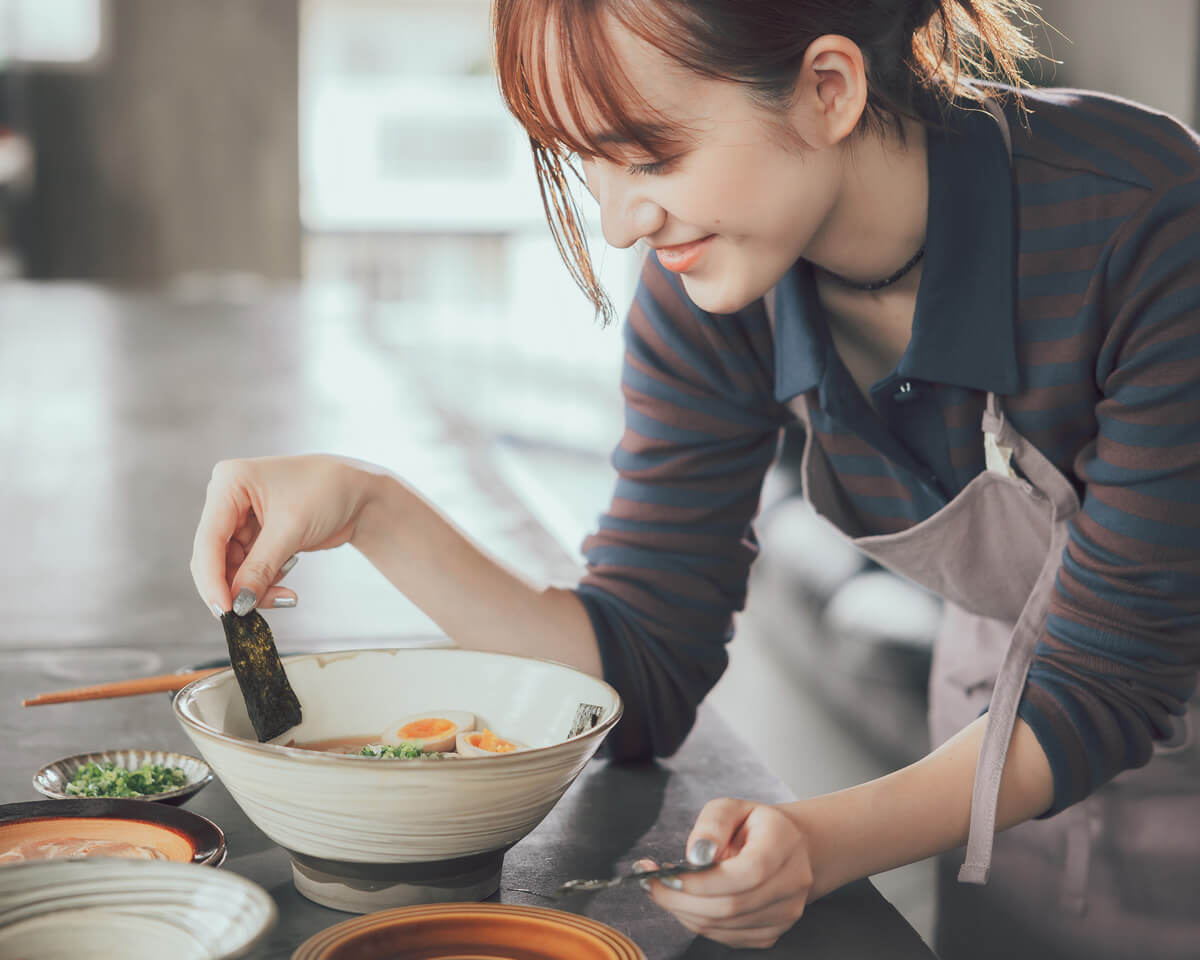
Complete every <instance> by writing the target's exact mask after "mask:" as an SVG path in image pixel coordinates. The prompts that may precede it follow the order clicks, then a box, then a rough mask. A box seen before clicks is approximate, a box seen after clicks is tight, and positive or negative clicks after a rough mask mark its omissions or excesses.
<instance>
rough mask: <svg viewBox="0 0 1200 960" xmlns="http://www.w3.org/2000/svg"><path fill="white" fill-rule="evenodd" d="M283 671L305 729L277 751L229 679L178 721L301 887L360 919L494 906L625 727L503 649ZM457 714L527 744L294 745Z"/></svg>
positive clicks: (568, 677) (349, 659) (604, 704)
mask: <svg viewBox="0 0 1200 960" xmlns="http://www.w3.org/2000/svg"><path fill="white" fill-rule="evenodd" d="M286 669H287V675H288V678H289V680H290V682H291V685H292V687H293V688H294V689H295V691H296V694H297V696H298V697H299V700H300V705H301V708H302V710H303V722H302V723H300V724H299V725H298V726H296V727H293V728H292V729H291V730H289V731H287V732H286V733H284V734H283V735H282V736H281V737H277V738H276V739H275V740H274V741H272V742H269V743H259V742H258V740H257V738H256V737H255V735H254V731H253V730H252V728H251V726H250V721H249V719H248V717H247V714H246V706H245V703H244V701H243V699H242V696H241V691H240V690H239V688H238V684H237V681H236V679H235V678H234V675H233V672H232V671H231V670H226V671H222V672H221V673H215V674H212V675H211V676H208V677H204V678H203V679H200V680H196V681H194V682H193V683H191V684H189V685H188V686H187V687H184V689H182V690H181V691H179V693H178V694H177V695H176V697H175V701H174V709H175V714H176V716H177V717H178V719H179V721H180V723H181V724H182V725H183V729H184V730H185V731H186V732H187V734H188V736H189V737H191V738H192V742H193V743H195V744H196V748H197V749H198V750H199V751H200V753H201V754H202V755H203V756H204V758H205V759H206V760H207V761H208V762H209V763H210V764H211V765H212V768H213V770H214V771H216V774H217V776H219V777H220V778H221V782H222V783H223V784H224V785H225V786H226V787H227V788H228V790H229V792H230V793H231V794H232V795H233V798H234V800H236V801H237V803H238V805H239V806H240V807H241V808H242V810H243V811H245V813H246V815H247V816H248V817H249V818H250V819H251V820H252V821H254V823H255V824H256V825H257V826H258V827H259V828H260V829H261V830H262V831H263V832H264V833H265V834H266V835H267V836H268V837H270V838H271V839H272V840H273V841H274V842H275V843H277V844H279V845H280V846H281V847H283V848H284V849H286V850H287V851H288V853H289V854H290V855H291V858H292V875H293V879H294V881H295V883H296V888H297V889H298V890H299V891H300V892H301V893H302V894H304V896H306V897H308V898H309V899H311V900H314V901H316V902H317V903H321V904H324V905H325V906H329V907H333V908H335V909H338V910H347V911H350V912H354V913H369V912H372V911H375V910H381V909H385V908H389V907H399V906H407V905H409V904H414V903H431V902H437V901H447V900H482V899H484V898H486V897H488V896H489V895H490V894H492V893H493V892H494V891H495V890H496V889H497V887H498V886H499V883H500V869H501V865H502V863H503V859H504V853H505V852H506V851H507V850H508V849H509V847H511V846H512V845H513V844H515V843H516V842H517V841H518V840H520V839H521V838H522V837H524V836H525V835H526V834H527V833H529V832H530V831H531V830H532V829H533V828H534V827H536V826H537V825H538V824H539V823H540V822H541V821H542V819H543V818H544V817H545V816H546V814H547V813H549V812H550V809H551V808H552V807H553V806H554V805H555V803H557V802H558V799H559V798H560V797H561V796H562V795H563V793H564V792H565V791H566V789H567V788H568V787H569V786H570V785H571V783H572V781H574V779H575V778H576V776H578V774H579V772H580V771H581V770H582V769H583V767H584V765H585V764H586V763H587V762H588V760H589V759H590V758H591V757H592V755H593V754H594V753H595V752H596V750H597V748H598V747H599V746H600V742H601V741H602V740H603V739H604V737H605V736H606V735H607V733H608V732H609V731H610V730H611V729H612V728H613V726H614V725H615V724H616V722H617V720H618V719H619V718H620V716H621V699H620V697H619V696H618V694H617V692H616V690H614V689H613V688H612V687H610V686H609V685H608V684H606V683H604V682H603V681H602V680H598V679H596V678H595V677H593V676H590V675H588V674H586V673H583V672H582V671H580V670H575V669H573V668H571V667H567V666H564V665H563V664H560V663H552V662H550V661H547V660H533V659H529V658H524V657H514V656H506V655H504V654H498V653H485V652H482V651H475V650H458V649H416V650H413V649H385V650H348V651H340V652H337V653H325V654H306V655H301V656H296V657H289V658H288V660H287V664H286ZM456 711H467V712H471V713H473V714H474V715H475V717H476V720H477V725H478V726H479V727H486V728H488V729H491V730H492V731H494V732H495V733H497V734H499V735H500V736H502V737H505V738H507V739H510V740H514V741H517V742H519V743H520V744H522V745H524V746H525V747H527V749H522V750H519V751H517V752H513V753H504V754H499V755H492V756H466V757H462V758H459V759H446V760H392V759H373V758H370V757H363V756H347V755H345V754H337V753H322V752H316V751H313V750H302V749H299V748H297V747H294V746H287V744H288V743H289V742H292V741H294V742H296V743H308V742H313V741H322V740H327V739H332V738H335V737H352V736H353V737H355V738H356V739H358V738H361V739H366V740H371V741H378V740H380V739H381V738H382V732H383V731H387V730H388V729H389V728H393V729H394V727H395V723H396V722H397V721H398V720H401V719H403V718H406V717H412V716H414V715H421V714H430V715H439V714H446V713H452V712H456ZM580 717H585V718H586V722H584V723H583V724H582V726H581V724H580V723H579V722H578V720H577V718H580Z"/></svg>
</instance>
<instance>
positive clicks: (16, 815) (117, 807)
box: [0, 797, 229, 870]
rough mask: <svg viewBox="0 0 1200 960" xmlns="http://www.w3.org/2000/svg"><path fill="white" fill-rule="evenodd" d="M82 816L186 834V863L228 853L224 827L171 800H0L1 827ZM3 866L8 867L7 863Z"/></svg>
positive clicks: (215, 861) (220, 858) (212, 862)
mask: <svg viewBox="0 0 1200 960" xmlns="http://www.w3.org/2000/svg"><path fill="white" fill-rule="evenodd" d="M79 817H82V818H86V819H95V820H131V821H134V822H137V823H149V824H152V825H154V826H156V827H161V828H162V829H164V830H170V831H173V832H175V833H179V834H183V835H184V836H185V837H187V839H188V842H189V843H191V844H192V851H193V857H192V859H191V860H190V861H188V863H187V864H185V866H200V867H214V868H215V867H219V866H221V864H223V863H224V862H225V858H226V857H227V856H228V855H229V847H228V845H227V844H226V841H225V831H224V830H222V829H221V828H220V826H218V825H217V824H216V823H214V822H213V821H212V820H210V819H208V817H204V816H201V815H200V814H198V813H195V812H193V811H191V810H185V809H184V808H183V807H178V806H174V805H172V804H163V805H155V804H148V803H146V802H145V801H143V800H135V799H134V798H133V797H69V798H67V799H66V800H23V801H18V802H16V803H5V804H0V827H5V826H7V825H9V824H12V823H21V822H22V821H26V820H64V819H65V820H69V819H72V818H79ZM197 831H201V834H200V840H201V842H200V843H197V842H196V835H197ZM205 834H207V836H205ZM205 844H207V845H205ZM200 853H207V856H205V857H204V858H203V859H197V858H196V856H197V855H198V854H200ZM67 859H71V858H67ZM79 859H86V858H85V857H81V858H79ZM38 862H41V861H38ZM149 862H155V861H149ZM170 862H173V863H176V862H181V861H170ZM12 866H21V864H12ZM0 869H4V870H7V869H8V867H3V868H0Z"/></svg>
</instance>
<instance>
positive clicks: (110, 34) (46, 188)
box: [21, 0, 300, 285]
mask: <svg viewBox="0 0 1200 960" xmlns="http://www.w3.org/2000/svg"><path fill="white" fill-rule="evenodd" d="M107 6H108V22H107V25H106V26H107V31H106V33H107V37H106V41H107V43H106V45H107V49H106V54H105V57H104V58H103V61H102V62H101V63H100V64H98V65H97V67H96V68H95V69H94V70H87V71H69V72H62V71H59V72H50V71H37V70H35V71H34V72H33V73H31V74H30V75H29V76H28V77H27V78H26V83H25V84H24V85H23V86H24V88H25V89H26V91H27V99H28V103H27V109H28V111H29V114H28V115H29V121H28V122H29V126H30V132H31V133H32V135H33V137H34V141H35V144H36V147H37V155H38V165H37V171H36V176H37V180H36V186H35V189H34V192H33V194H32V196H31V197H30V198H29V201H28V203H27V205H26V209H25V211H24V215H23V216H22V226H21V246H22V247H23V248H24V249H23V254H24V258H25V265H26V268H27V272H28V273H29V274H30V275H31V276H34V277H38V278H55V277H85V278H92V279H99V280H104V281H111V282H116V283H121V284H135V285H157V284H161V283H166V282H169V281H171V280H172V279H173V278H176V277H178V276H179V275H181V274H194V273H197V272H199V273H210V272H211V273H231V272H249V273H254V274H259V275H262V276H263V277H266V278H268V279H285V280H286V279H291V278H295V277H298V276H299V273H300V223H299V170H298V166H299V160H298V150H297V138H298V131H297V112H298V110H297V104H298V81H297V69H298V63H297V60H298V50H299V42H298V41H299V36H298V29H299V28H298V12H297V3H296V0H109V3H108V5H107Z"/></svg>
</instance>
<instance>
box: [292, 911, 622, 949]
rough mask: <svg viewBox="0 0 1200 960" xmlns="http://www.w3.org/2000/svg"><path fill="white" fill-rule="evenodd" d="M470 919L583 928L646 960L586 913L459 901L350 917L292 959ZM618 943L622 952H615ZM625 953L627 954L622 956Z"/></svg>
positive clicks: (314, 938)
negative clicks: (416, 925)
mask: <svg viewBox="0 0 1200 960" xmlns="http://www.w3.org/2000/svg"><path fill="white" fill-rule="evenodd" d="M455 916H466V917H467V919H468V920H479V919H481V918H486V917H495V918H497V919H503V918H510V919H522V920H532V921H536V922H540V923H543V924H548V925H549V926H551V927H553V928H555V929H559V930H561V929H564V928H574V929H582V930H583V931H584V932H586V933H589V934H591V935H592V936H593V937H594V938H596V939H597V940H599V941H601V942H602V943H603V945H604V946H606V947H608V948H609V950H610V952H611V956H612V957H613V958H614V960H646V954H645V952H644V951H643V950H642V948H641V946H640V945H639V944H638V943H637V942H636V941H635V940H634V939H633V938H632V937H631V936H630V935H629V934H627V933H625V932H624V931H622V930H618V929H617V928H616V927H615V926H613V925H612V924H609V923H605V922H604V921H603V920H599V919H597V918H596V917H589V916H587V915H586V914H579V913H573V912H571V911H567V910H562V909H557V908H555V907H548V906H540V905H534V904H524V903H494V902H490V901H486V900H484V901H480V902H467V901H462V902H455V903H422V904H412V905H410V906H406V907H392V908H390V909H387V910H379V911H375V912H374V913H367V914H362V915H360V916H357V917H350V918H349V919H347V920H343V921H341V922H340V923H335V924H333V925H331V926H328V927H325V928H324V929H322V930H318V931H317V932H316V933H314V934H313V935H312V936H310V937H309V938H308V939H307V940H305V941H304V942H303V943H301V944H300V945H299V946H298V947H297V948H296V950H295V952H294V953H293V954H292V960H322V958H324V957H328V956H330V955H331V953H332V952H333V950H335V949H340V948H342V947H345V946H347V945H353V944H354V943H356V942H359V941H361V940H362V939H363V937H364V936H370V935H371V934H372V933H375V932H377V931H379V930H380V929H386V928H389V927H395V926H398V925H403V924H405V923H406V922H407V921H416V922H419V921H421V920H426V919H438V918H441V917H455ZM614 944H615V945H616V946H618V947H620V948H621V953H618V952H617V951H616V950H615V949H613V947H614ZM622 954H623V955H622Z"/></svg>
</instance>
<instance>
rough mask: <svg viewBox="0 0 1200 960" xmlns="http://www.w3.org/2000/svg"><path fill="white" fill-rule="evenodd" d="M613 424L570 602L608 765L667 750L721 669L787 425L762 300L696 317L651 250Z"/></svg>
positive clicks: (629, 327)
mask: <svg viewBox="0 0 1200 960" xmlns="http://www.w3.org/2000/svg"><path fill="white" fill-rule="evenodd" d="M621 386H622V392H623V394H624V399H625V430H624V434H623V436H622V438H621V442H620V444H619V446H618V447H617V449H616V451H615V453H614V454H613V465H614V466H615V468H616V471H617V483H616V490H615V493H614V495H613V500H612V504H611V506H610V507H609V509H608V512H607V513H605V514H604V515H603V516H602V517H601V518H600V521H599V525H598V529H597V531H596V532H595V533H594V534H593V535H591V536H589V537H588V538H587V539H586V540H585V541H584V544H583V554H584V557H585V559H586V561H587V565H588V569H587V573H586V575H585V577H584V578H583V580H582V581H581V583H580V585H579V587H578V588H577V589H578V595H579V597H580V599H581V600H582V601H583V604H584V606H585V607H586V608H587V612H588V615H589V617H590V619H591V622H592V626H593V628H594V630H595V633H596V639H597V642H598V644H599V648H600V656H601V661H602V663H603V667H604V677H605V679H606V680H607V681H608V682H609V683H610V684H612V685H613V686H614V687H615V688H616V689H617V691H618V692H619V693H620V695H621V698H622V701H623V703H624V710H625V712H624V716H623V717H622V719H621V722H620V723H619V724H618V725H617V727H616V728H615V729H614V730H613V732H612V733H611V734H610V735H609V737H608V740H607V741H606V744H605V748H606V750H607V752H608V754H609V756H612V757H614V758H620V759H636V758H644V757H649V756H652V755H654V756H667V755H669V754H671V753H673V752H674V751H675V750H676V749H677V748H678V747H679V745H680V744H681V743H682V742H683V739H684V737H685V736H686V735H687V733H688V731H689V730H690V729H691V726H692V724H693V722H694V720H695V714H696V707H697V705H698V704H699V702H700V700H701V699H702V698H703V697H704V695H705V694H706V693H707V692H708V690H709V689H710V688H711V687H712V686H713V684H714V683H716V681H717V679H718V677H720V675H721V673H722V671H723V670H724V669H725V666H726V663H727V655H726V650H725V645H726V643H727V642H728V640H729V639H730V636H731V634H732V618H733V613H734V611H736V610H740V609H741V608H742V606H743V604H744V601H745V596H746V582H747V578H748V574H749V568H750V564H751V561H752V560H753V558H754V556H755V554H756V550H757V547H756V544H755V540H754V535H753V531H752V529H751V526H750V524H751V521H752V519H753V517H754V514H755V512H756V510H757V508H758V501H759V495H760V493H761V489H762V482H763V477H764V475H765V473H766V471H767V468H768V467H769V466H770V464H771V462H772V461H773V459H774V457H775V454H776V449H777V446H778V442H779V435H780V428H781V427H782V425H783V423H784V421H785V415H784V411H783V408H781V407H780V406H779V405H778V404H776V403H775V400H774V361H773V340H772V337H771V331H770V326H769V322H768V320H767V317H766V313H765V311H764V309H763V307H762V304H761V302H760V303H756V304H754V305H752V306H751V307H749V308H747V309H746V310H743V311H741V312H739V313H737V314H733V315H714V314H708V313H706V312H704V311H702V310H700V309H699V308H697V307H696V306H695V304H693V303H692V302H691V301H690V300H689V299H688V297H687V295H686V293H685V292H684V290H683V288H682V286H681V285H680V283H679V281H678V279H677V278H676V277H675V276H673V275H671V274H668V273H667V272H665V271H664V270H663V269H662V267H661V266H660V265H659V264H658V262H657V260H656V259H655V258H654V257H653V256H651V257H649V258H648V259H647V261H646V263H645V264H644V266H643V270H642V276H641V280H640V282H639V285H638V290H637V294H636V296H635V298H634V303H633V305H632V307H631V309H630V312H629V316H628V319H627V323H626V327H625V360H624V368H623V372H622V383H621Z"/></svg>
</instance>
